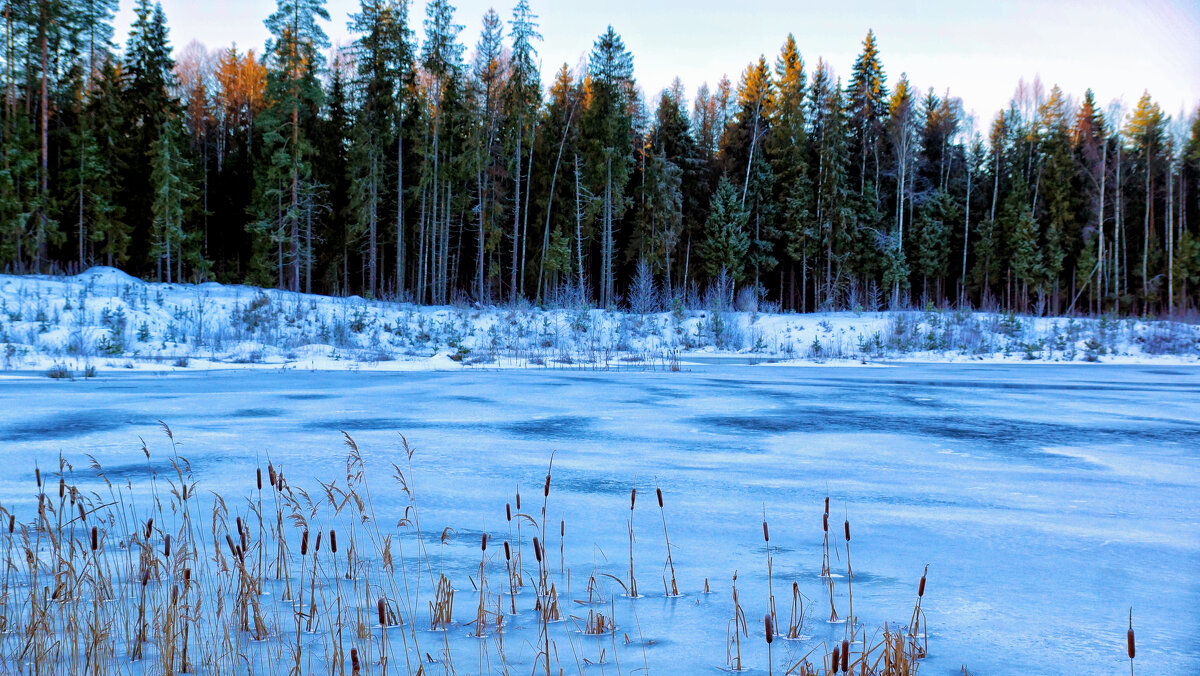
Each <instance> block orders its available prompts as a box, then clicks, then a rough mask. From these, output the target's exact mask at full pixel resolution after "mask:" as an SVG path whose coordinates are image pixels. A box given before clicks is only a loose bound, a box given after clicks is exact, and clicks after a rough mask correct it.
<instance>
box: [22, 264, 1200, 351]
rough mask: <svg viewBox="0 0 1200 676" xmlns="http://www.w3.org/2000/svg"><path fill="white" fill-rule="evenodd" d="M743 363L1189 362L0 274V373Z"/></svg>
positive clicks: (1015, 335)
mask: <svg viewBox="0 0 1200 676" xmlns="http://www.w3.org/2000/svg"><path fill="white" fill-rule="evenodd" d="M712 357H726V358H736V359H738V360H744V361H746V362H749V363H863V362H881V361H894V360H903V361H949V362H956V361H976V362H978V361H1026V360H1028V361H1039V362H1045V361H1052V362H1075V361H1092V362H1126V363H1127V362H1141V361H1154V362H1171V363H1200V327H1197V326H1196V325H1194V324H1189V323H1182V322H1175V321H1166V320H1136V319H1112V318H1100V319H1078V318H1038V317H1025V316H1014V315H1003V314H996V313H972V312H965V311H937V310H935V311H926V312H836V313H819V314H794V313H783V314H780V313H774V314H772V313H762V312H732V311H720V310H713V309H686V308H682V307H679V308H676V309H675V310H674V311H672V312H660V313H652V314H645V315H639V314H632V313H628V312H619V311H609V310H597V309H591V308H575V309H561V308H560V309H544V308H538V307H533V306H530V305H522V306H516V307H508V306H486V307H480V306H466V305H462V306H438V307H429V306H417V305H413V304H410V303H397V302H389V301H371V300H366V299H363V298H360V297H357V296H353V297H346V298H334V297H328V296H317V295H309V294H301V293H291V292H286V291H279V290H275V289H259V288H255V287H248V286H241V285H224V284H218V283H214V282H209V283H205V284H199V285H193V284H155V283H149V282H145V281H142V280H139V279H137V278H134V277H131V276H129V275H127V274H125V273H123V272H121V271H119V270H116V269H114V268H108V267H96V268H92V269H90V270H88V271H87V272H84V273H82V274H80V275H77V276H75V277H45V276H12V275H0V366H2V367H3V368H4V369H7V370H42V369H48V368H50V367H52V366H54V365H62V366H64V367H65V368H66V369H68V370H72V369H74V370H90V369H96V370H103V369H116V368H124V369H152V370H172V369H184V368H192V369H195V368H271V369H279V368H297V369H313V370H345V369H354V370H357V369H367V370H382V371H410V370H442V369H461V368H471V367H475V368H478V367H490V368H497V367H502V368H530V367H558V368H564V367H584V368H595V367H604V368H617V367H620V368H663V369H670V368H678V367H680V366H681V365H684V364H686V363H687V361H688V360H689V359H699V358H712Z"/></svg>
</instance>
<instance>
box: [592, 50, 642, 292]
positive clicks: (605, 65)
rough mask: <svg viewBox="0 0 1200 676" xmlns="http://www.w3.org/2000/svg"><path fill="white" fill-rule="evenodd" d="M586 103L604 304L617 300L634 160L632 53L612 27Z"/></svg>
mask: <svg viewBox="0 0 1200 676" xmlns="http://www.w3.org/2000/svg"><path fill="white" fill-rule="evenodd" d="M588 75H589V78H588V81H587V91H586V93H585V97H584V100H585V101H586V102H587V105H586V107H585V108H584V112H583V116H582V118H581V119H580V134H581V139H582V148H581V149H582V151H583V153H582V155H583V161H584V169H585V173H584V181H585V184H586V186H587V187H588V189H589V191H590V192H591V193H592V194H594V195H597V196H598V199H597V200H596V201H595V208H596V210H598V213H596V214H594V215H595V216H599V218H600V236H599V238H598V239H599V243H600V287H599V291H600V304H601V305H602V306H605V307H607V306H609V305H611V304H613V303H614V302H615V295H614V294H615V282H614V274H615V269H614V268H615V258H616V255H615V249H616V241H615V230H616V225H617V221H618V220H620V219H621V217H622V216H623V214H624V212H625V209H626V208H627V207H628V200H627V198H626V193H625V189H626V185H627V184H628V182H629V177H630V172H631V170H632V168H633V167H632V164H633V143H632V140H633V115H632V112H631V111H632V107H633V103H634V81H633V56H632V55H631V54H630V53H629V52H628V51H627V50H626V49H625V43H624V42H622V40H621V37H620V36H619V35H617V33H616V31H614V30H613V28H612V26H609V27H608V30H606V31H605V32H604V33H603V34H602V35H601V36H600V37H599V38H597V39H596V42H595V44H594V45H593V46H592V53H591V56H590V58H589V59H588Z"/></svg>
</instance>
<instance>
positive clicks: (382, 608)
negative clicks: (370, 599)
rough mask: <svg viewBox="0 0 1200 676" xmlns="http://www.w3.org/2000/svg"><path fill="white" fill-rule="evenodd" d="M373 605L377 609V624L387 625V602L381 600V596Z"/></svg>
mask: <svg viewBox="0 0 1200 676" xmlns="http://www.w3.org/2000/svg"><path fill="white" fill-rule="evenodd" d="M375 607H376V608H377V609H378V610H379V626H381V627H386V626H387V604H386V603H384V602H383V598H380V599H379V603H377V604H375Z"/></svg>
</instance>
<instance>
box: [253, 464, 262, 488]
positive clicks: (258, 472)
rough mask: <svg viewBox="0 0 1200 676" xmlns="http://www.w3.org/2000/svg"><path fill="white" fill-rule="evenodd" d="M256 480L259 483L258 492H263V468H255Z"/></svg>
mask: <svg viewBox="0 0 1200 676" xmlns="http://www.w3.org/2000/svg"><path fill="white" fill-rule="evenodd" d="M254 478H255V480H256V482H257V483H258V490H260V491H261V490H262V468H261V467H255V468H254Z"/></svg>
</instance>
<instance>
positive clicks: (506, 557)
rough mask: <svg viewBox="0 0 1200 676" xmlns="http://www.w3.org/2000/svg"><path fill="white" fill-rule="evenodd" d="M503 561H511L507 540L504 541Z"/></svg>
mask: <svg viewBox="0 0 1200 676" xmlns="http://www.w3.org/2000/svg"><path fill="white" fill-rule="evenodd" d="M504 560H505V561H512V552H511V551H510V550H509V548H508V540H505V541H504Z"/></svg>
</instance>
